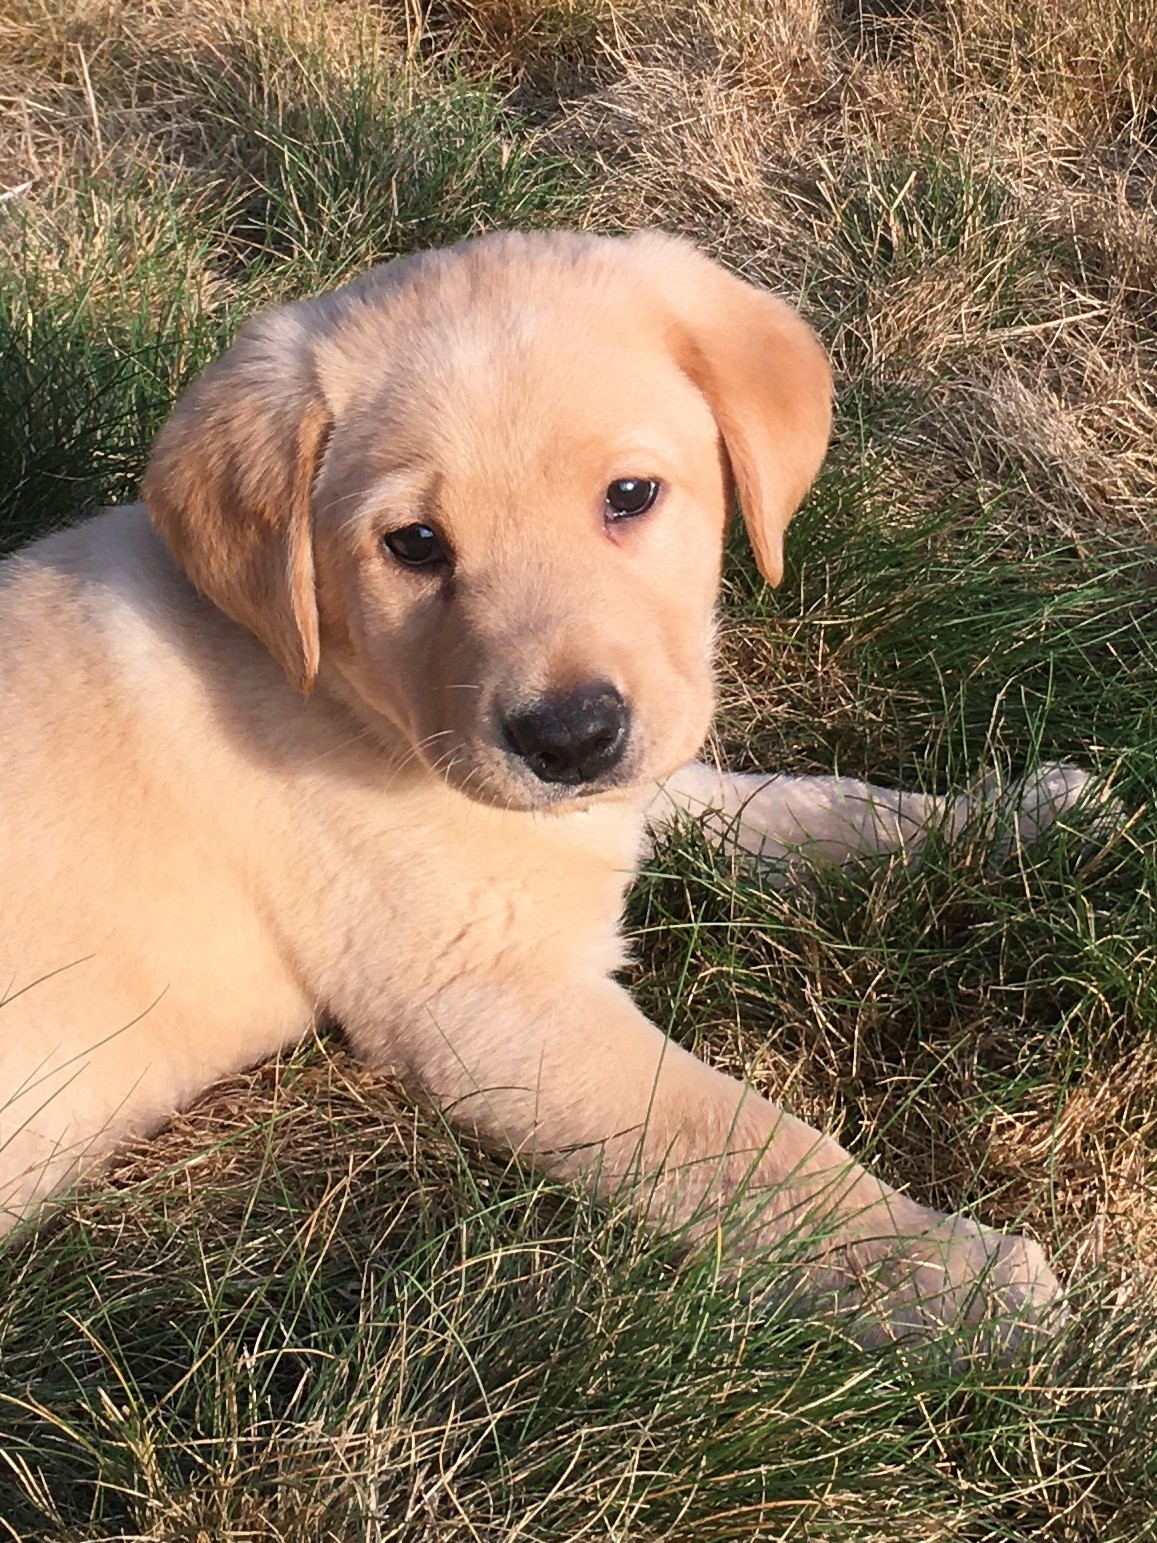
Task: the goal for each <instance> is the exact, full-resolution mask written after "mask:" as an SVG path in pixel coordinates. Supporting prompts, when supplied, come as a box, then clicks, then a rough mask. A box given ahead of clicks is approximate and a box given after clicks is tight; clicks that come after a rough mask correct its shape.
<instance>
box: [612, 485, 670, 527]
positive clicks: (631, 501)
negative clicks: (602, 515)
mask: <svg viewBox="0 0 1157 1543" xmlns="http://www.w3.org/2000/svg"><path fill="white" fill-rule="evenodd" d="M658 496H659V484H658V483H657V482H654V481H652V480H651V479H650V478H649V477H620V478H619V480H618V481H617V482H612V483H611V485H610V486H609V487H608V488H607V499H606V511H607V519H608V520H629V519H630V518H631V517H632V515H636V514H646V512H647V510H648V509H649V508H650V507H651V505H652V504H653V503H654V502H655V500H656V498H658Z"/></svg>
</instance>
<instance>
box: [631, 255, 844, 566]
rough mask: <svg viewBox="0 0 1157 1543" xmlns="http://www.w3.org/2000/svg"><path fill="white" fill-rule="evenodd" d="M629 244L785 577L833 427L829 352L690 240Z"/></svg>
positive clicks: (751, 532) (754, 540)
mask: <svg viewBox="0 0 1157 1543" xmlns="http://www.w3.org/2000/svg"><path fill="white" fill-rule="evenodd" d="M631 245H632V246H634V247H635V248H636V249H637V251H638V254H639V256H640V257H642V258H643V260H644V261H645V262H646V263H648V264H650V265H652V273H653V275H654V278H655V280H656V281H657V284H656V287H657V291H658V293H659V295H660V296H661V297H662V298H663V299H664V300H665V302H666V304H667V306H668V307H669V309H670V311H671V312H672V314H673V317H674V336H673V347H674V349H675V353H676V357H677V358H678V359H679V362H680V364H681V365H682V368H683V369H684V370H685V371H686V373H687V374H688V375H689V376H690V377H691V379H692V380H693V381H694V382H695V384H696V385H697V386H698V387H699V389H700V391H702V393H703V395H704V396H705V397H706V398H707V401H708V403H709V404H710V407H711V410H712V412H713V413H714V415H715V421H716V423H717V424H718V425H719V432H720V434H721V436H722V438H723V444H724V447H725V449H726V451H727V459H728V462H729V464H730V467H731V474H732V476H733V478H734V481H735V487H736V491H737V492H738V494H739V503H740V507H741V509H742V510H743V519H744V523H745V524H746V526H747V534H748V537H749V539H750V541H751V545H752V548H753V549H754V552H755V560H756V562H757V563H758V565H759V571H760V572H761V573H762V574H763V576H764V578H765V579H766V580H767V581H768V583H769V584H778V583H779V582H780V580H781V579H782V578H783V538H784V532H785V531H786V529H787V526H788V521H789V520H790V519H791V517H792V515H793V514H794V513H795V511H796V510H797V509H798V508H799V506H800V504H801V503H802V502H803V498H804V494H805V493H806V492H807V490H808V488H809V487H810V486H811V484H812V481H813V479H814V477H815V475H816V472H817V471H818V470H819V468H820V465H821V463H822V462H823V458H824V454H825V452H826V451H827V446H828V437H829V435H830V433H831V422H832V377H831V370H830V368H829V366H828V361H827V355H826V354H825V353H824V350H823V346H822V345H821V343H820V341H819V339H818V338H817V337H816V335H815V333H814V332H813V331H812V330H811V328H810V327H809V326H808V325H807V324H806V323H805V322H804V321H802V320H801V319H800V317H799V316H797V315H796V313H795V312H794V311H793V310H792V309H791V307H790V306H789V305H786V304H785V303H784V302H783V301H782V300H778V299H776V297H775V296H774V295H770V294H768V293H767V292H766V291H765V290H762V289H757V288H756V287H755V286H754V285H753V284H748V283H746V282H745V281H744V280H742V279H738V278H736V277H735V276H734V275H733V274H730V273H728V272H727V271H726V269H724V268H721V267H720V266H719V265H718V264H717V263H715V262H712V261H711V259H710V258H708V257H706V256H704V254H703V253H702V252H700V251H698V250H697V248H695V247H693V246H692V245H691V244H690V243H689V242H687V241H683V240H680V239H679V238H678V237H675V236H667V235H663V234H660V233H659V232H655V231H648V232H645V233H643V234H642V235H639V236H635V237H632V238H631Z"/></svg>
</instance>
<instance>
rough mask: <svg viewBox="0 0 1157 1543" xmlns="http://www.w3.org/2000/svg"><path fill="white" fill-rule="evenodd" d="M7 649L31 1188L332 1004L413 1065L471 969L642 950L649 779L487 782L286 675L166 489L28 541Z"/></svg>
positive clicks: (9, 940) (593, 967)
mask: <svg viewBox="0 0 1157 1543" xmlns="http://www.w3.org/2000/svg"><path fill="white" fill-rule="evenodd" d="M45 643H47V644H49V645H50V646H51V654H49V655H48V656H47V657H46V650H45V648H44V646H43V645H44V644H45ZM0 657H2V658H3V660H4V664H3V666H2V676H0V681H2V689H3V693H4V699H5V703H6V712H7V714H8V721H9V722H12V723H18V724H19V733H11V734H6V735H5V736H4V739H3V741H2V742H0V779H2V781H3V786H4V788H5V790H6V799H5V804H6V808H7V809H9V810H12V809H16V810H19V814H20V818H19V819H17V820H13V819H6V820H5V821H4V823H3V826H2V828H0V829H2V836H0V839H2V842H3V847H2V851H3V871H4V872H5V873H6V874H7V875H8V876H9V879H8V882H7V883H6V884H5V886H4V890H3V893H2V895H0V936H3V938H4V942H5V955H4V965H5V969H6V972H7V973H6V980H5V986H6V988H7V989H6V991H5V996H6V997H7V998H8V1000H7V1001H6V1002H5V1004H4V1007H3V1009H2V1010H0V1086H2V1087H3V1089H4V1093H5V1100H6V1107H5V1108H4V1126H5V1135H6V1136H7V1137H8V1140H7V1141H6V1144H5V1146H4V1149H3V1154H2V1163H3V1170H4V1171H5V1172H6V1173H7V1174H9V1175H12V1177H9V1178H8V1181H7V1185H8V1187H7V1189H6V1190H5V1189H0V1204H2V1205H3V1206H4V1209H5V1210H6V1211H11V1210H12V1209H14V1208H15V1209H16V1210H19V1211H23V1210H26V1209H27V1208H28V1205H29V1202H30V1201H31V1200H33V1199H35V1198H36V1197H37V1196H38V1195H42V1194H44V1193H46V1192H47V1191H49V1190H51V1189H53V1188H55V1187H56V1186H57V1184H58V1183H59V1182H60V1180H61V1179H62V1178H64V1177H67V1176H68V1175H69V1173H70V1172H71V1171H72V1168H73V1165H74V1163H75V1161H76V1160H77V1159H78V1158H79V1157H80V1156H81V1154H82V1153H83V1152H85V1151H86V1150H87V1151H88V1153H89V1155H94V1154H95V1153H96V1152H98V1151H100V1150H103V1149H104V1148H105V1147H106V1146H107V1145H108V1144H109V1143H110V1142H112V1141H115V1140H116V1139H117V1138H118V1136H121V1135H123V1134H124V1133H126V1132H127V1131H130V1130H135V1131H143V1130H147V1129H149V1128H151V1127H153V1126H155V1125H156V1124H157V1123H159V1122H160V1121H161V1120H163V1119H164V1118H165V1116H167V1115H168V1114H169V1113H171V1112H172V1111H173V1109H175V1108H178V1107H180V1106H181V1105H182V1104H183V1103H187V1102H188V1101H189V1100H190V1098H192V1097H193V1096H194V1095H195V1094H197V1093H198V1092H200V1091H201V1090H202V1089H203V1088H204V1087H206V1086H207V1085H208V1084H209V1083H210V1082H212V1081H213V1080H215V1079H216V1078H219V1077H222V1076H224V1075H226V1074H228V1073H229V1072H231V1071H236V1070H238V1069H239V1068H241V1067H243V1066H246V1065H251V1064H252V1063H253V1062H254V1060H256V1059H259V1058H260V1057H262V1056H264V1055H268V1054H270V1053H272V1052H273V1051H275V1050H277V1049H279V1048H282V1047H284V1046H286V1045H290V1044H293V1043H295V1042H296V1041H297V1040H299V1039H300V1038H301V1037H302V1036H303V1035H304V1034H305V1033H306V1031H307V1030H308V1028H309V1027H310V1025H311V1023H312V1022H313V1021H314V1019H315V1017H316V1015H317V1014H318V1013H319V1011H320V1012H326V1013H333V1014H336V1015H338V1016H340V1017H341V1019H342V1021H343V1022H345V1023H346V1024H348V1026H349V1029H350V1032H351V1033H352V1034H353V1036H354V1038H355V1041H356V1043H357V1044H358V1046H359V1048H360V1049H362V1050H363V1051H365V1052H366V1053H367V1054H370V1055H372V1056H373V1058H374V1059H375V1060H376V1061H378V1062H379V1063H386V1064H389V1063H391V1062H394V1061H395V1060H397V1061H398V1066H399V1070H404V1069H405V1067H404V1060H405V1052H404V1049H403V1048H402V1046H401V1045H400V1044H399V1043H398V1042H397V1040H396V1035H395V1032H394V1031H395V1030H396V1027H397V1026H398V1024H399V1022H400V1020H401V1019H402V1018H403V1017H404V1016H405V1014H406V1013H407V1011H412V1007H413V1004H414V1003H415V1002H416V1001H421V1002H428V1001H430V1000H432V999H433V997H434V996H435V995H436V994H437V993H438V992H439V991H440V990H443V989H445V987H446V986H447V985H449V984H450V983H451V982H453V981H455V980H460V979H462V978H464V977H466V976H471V975H474V974H475V973H476V972H480V973H483V974H485V973H487V972H491V971H493V972H497V973H498V975H499V976H506V977H509V978H510V979H512V980H522V981H529V979H530V978H532V977H534V976H540V977H541V983H542V989H543V990H544V991H545V990H547V989H549V988H550V987H551V986H553V987H554V988H555V989H557V986H558V984H559V983H560V982H563V981H565V980H567V979H568V978H573V977H574V976H576V975H582V974H593V975H596V976H597V975H605V974H607V973H609V972H611V971H612V970H614V969H615V968H617V967H618V965H619V964H620V963H621V962H622V949H621V945H620V943H619V940H618V935H617V922H618V916H619V913H620V910H621V903H622V895H623V891H624V888H625V886H626V883H627V882H628V880H629V877H630V875H631V873H632V871H633V869H634V867H635V864H636V862H637V858H638V852H639V847H640V841H641V834H642V826H643V813H642V811H643V802H644V799H643V796H642V795H641V794H638V793H636V795H635V796H634V797H633V798H623V799H621V800H616V801H614V802H608V803H605V804H601V805H594V806H592V807H589V808H584V809H576V810H573V811H571V812H568V813H560V814H557V815H553V816H551V817H548V818H541V819H535V818H534V817H532V816H527V815H526V814H523V813H521V812H512V811H508V810H504V809H500V808H494V807H489V806H486V805H481V804H478V803H475V802H472V801H471V800H469V799H468V798H466V797H465V796H464V795H462V794H460V793H458V792H456V791H455V790H453V789H451V788H449V787H447V785H446V784H445V783H444V782H442V781H441V780H440V779H437V778H434V777H431V776H430V774H429V771H428V770H427V769H426V768H425V767H424V766H422V765H421V764H420V763H419V762H417V761H416V760H415V758H414V756H413V754H412V751H411V750H410V749H409V747H407V746H406V745H405V744H404V743H401V742H398V743H395V744H394V745H389V744H388V743H383V736H382V734H381V732H380V731H378V732H375V733H374V734H372V735H371V734H367V732H366V730H365V729H364V727H363V726H361V725H359V724H357V723H356V722H355V721H354V720H352V719H351V718H350V717H349V715H348V714H347V713H346V712H345V710H344V709H343V707H342V705H341V704H340V702H338V701H335V699H334V698H333V696H331V695H329V694H327V693H324V692H318V693H315V694H313V695H311V696H310V697H303V696H300V695H299V694H297V693H294V692H292V691H291V690H289V689H287V687H286V683H285V681H284V679H283V678H282V677H281V675H280V672H279V671H278V670H277V667H276V665H274V664H273V662H272V660H271V659H270V658H269V657H268V655H266V654H265V653H264V652H263V651H262V650H261V649H260V648H258V647H253V646H252V645H251V643H250V641H249V640H248V639H247V638H245V637H244V636H243V635H242V634H240V633H239V631H238V629H237V628H236V627H235V626H234V625H233V624H232V623H231V622H229V621H228V620H227V619H226V618H225V617H224V616H223V615H221V613H220V612H218V611H216V610H215V609H214V608H212V607H210V606H208V605H206V603H205V602H204V600H203V599H201V598H200V597H199V596H198V595H196V593H195V592H194V591H193V589H192V586H191V585H190V584H189V583H188V581H187V580H186V579H185V578H184V576H183V575H182V574H181V573H180V571H179V570H178V569H177V568H176V567H175V565H174V564H173V563H172V561H171V559H170V558H169V556H168V553H167V552H166V551H165V549H164V545H163V543H162V541H161V539H160V537H159V536H157V534H156V533H155V532H154V531H153V529H152V528H151V526H150V525H149V522H148V518H147V515H146V513H145V511H144V509H143V507H141V506H136V507H134V508H129V509H120V510H115V511H111V512H109V513H108V514H105V515H103V516H100V517H99V518H97V519H95V520H93V521H91V522H89V523H88V524H86V525H84V526H82V527H80V528H79V529H77V530H75V531H70V532H66V533H64V534H62V535H59V536H56V537H53V538H51V539H50V540H47V541H44V542H41V543H39V544H37V545H36V546H34V547H33V548H31V549H30V550H29V551H28V553H27V554H25V555H23V556H21V557H19V558H17V559H16V560H15V561H13V562H11V563H9V564H7V565H5V570H4V581H3V584H2V585H0ZM46 680H51V681H52V683H53V686H52V689H51V690H49V691H46V689H45V682H46ZM48 769H50V772H49V771H48ZM30 879H34V880H35V882H32V883H30V882H29V880H30ZM358 919H360V925H359V924H358ZM430 1030H431V1033H436V1030H435V1029H434V1026H433V1024H431V1025H430ZM22 1089H23V1090H24V1091H23V1092H21V1091H20V1090H22ZM13 1095H16V1097H15V1098H14V1097H13ZM49 1095H51V1096H49ZM8 1100H12V1101H11V1102H8ZM69 1107H72V1108H73V1109H74V1112H73V1113H72V1115H71V1117H69V1116H68V1115H67V1114H66V1109H68V1108H69ZM14 1130H16V1131H18V1134H16V1135H12V1134H10V1133H11V1132H13V1131H14ZM90 1142H91V1143H93V1145H91V1146H90ZM25 1150H26V1154H27V1159H28V1161H27V1162H24V1161H21V1160H20V1158H19V1157H18V1155H17V1154H18V1152H20V1153H23V1152H25ZM49 1152H51V1153H52V1154H53V1155H52V1159H51V1162H50V1163H49V1166H48V1167H47V1168H46V1169H45V1170H44V1171H42V1172H38V1171H37V1169H36V1163H35V1159H36V1157H37V1155H38V1154H47V1153H49ZM22 1169H28V1170H29V1171H27V1172H21V1171H20V1170H22ZM13 1190H14V1192H13Z"/></svg>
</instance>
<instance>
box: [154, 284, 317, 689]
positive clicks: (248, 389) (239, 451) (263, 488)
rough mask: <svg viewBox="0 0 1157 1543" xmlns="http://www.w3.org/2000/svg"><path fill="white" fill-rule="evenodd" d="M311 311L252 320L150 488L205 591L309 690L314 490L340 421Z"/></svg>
mask: <svg viewBox="0 0 1157 1543" xmlns="http://www.w3.org/2000/svg"><path fill="white" fill-rule="evenodd" d="M300 310H301V307H299V306H292V307H286V308H284V309H282V310H279V311H274V312H271V313H270V314H269V315H268V316H262V317H258V318H257V319H256V320H254V321H251V322H249V323H248V324H247V325H246V326H245V327H244V328H243V329H242V331H241V333H240V334H239V336H238V338H237V341H236V342H235V343H234V345H233V347H232V348H231V349H230V350H229V352H228V353H226V354H225V355H224V356H223V357H222V358H220V359H218V360H217V361H216V362H215V363H214V364H211V365H210V366H209V368H208V369H207V370H205V372H204V373H203V374H202V375H201V376H199V378H198V379H197V380H196V381H194V383H193V385H192V386H190V387H189V389H188V390H187V391H186V392H185V394H184V395H183V396H182V397H181V399H180V401H179V402H178V403H177V405H176V407H175V409H174V410H173V414H172V416H171V417H170V418H169V421H168V422H167V423H166V424H165V426H164V428H163V429H162V430H161V432H160V434H159V436H158V437H157V440H156V443H155V445H154V447H153V452H152V456H151V457H150V460H149V465H148V469H147V471H146V472H145V478H144V483H143V485H142V489H141V496H142V497H143V499H144V502H145V504H146V505H147V507H148V511H149V515H150V517H151V519H152V521H153V523H154V525H155V526H156V527H157V529H158V530H159V531H160V532H161V534H162V535H163V536H164V538H165V540H166V542H167V543H168V545H169V549H170V551H171V552H172V553H173V556H174V557H175V558H176V560H177V561H178V562H179V563H180V565H181V567H182V568H184V570H185V572H186V573H187V574H188V575H189V577H190V579H192V581H193V583H194V584H195V585H196V586H197V588H198V589H199V590H200V591H201V592H202V593H203V594H204V595H207V596H208V598H209V599H210V600H212V601H213V602H214V604H215V605H217V606H219V607H220V608H221V610H222V611H224V612H225V614H226V616H229V617H231V618H232V619H233V620H234V621H235V622H239V623H240V624H241V626H243V627H247V628H248V629H249V631H250V632H252V633H254V634H255V635H256V636H257V637H258V638H259V639H260V640H261V642H262V643H264V644H265V646H266V648H268V649H269V651H270V653H271V654H272V655H273V657H274V658H275V659H276V660H277V662H278V663H279V664H280V665H281V667H282V669H283V670H284V671H285V673H286V675H287V676H288V677H289V679H290V681H292V683H293V684H294V685H295V686H297V687H298V688H299V689H300V690H301V691H306V692H308V691H309V690H310V689H311V688H312V686H313V684H314V681H315V680H316V678H317V669H318V659H319V653H320V641H319V634H318V615H317V600H316V596H315V593H314V567H313V541H312V531H311V517H310V515H311V495H312V490H313V484H314V479H315V478H316V475H317V471H318V467H319V465H320V462H321V457H322V455H323V454H324V451H325V443H326V439H327V437H328V435H329V432H330V429H331V427H332V420H331V417H330V414H329V412H328V410H327V407H326V404H325V401H324V399H323V398H322V395H321V391H320V389H319V387H318V385H317V381H316V378H315V373H314V369H313V365H312V360H311V357H310V353H309V348H308V339H309V335H310V334H309V329H308V326H307V324H306V323H305V322H304V321H303V319H301V317H300V315H299V314H298V313H299V312H300Z"/></svg>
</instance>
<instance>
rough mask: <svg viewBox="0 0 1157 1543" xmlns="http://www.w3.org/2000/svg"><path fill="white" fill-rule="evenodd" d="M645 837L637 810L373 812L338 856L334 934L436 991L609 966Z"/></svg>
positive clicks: (378, 969) (615, 956) (332, 893)
mask: <svg viewBox="0 0 1157 1543" xmlns="http://www.w3.org/2000/svg"><path fill="white" fill-rule="evenodd" d="M608 813H609V817H608ZM335 834H336V833H335ZM639 841H640V822H639V821H638V820H637V819H636V818H635V816H634V815H633V813H631V812H630V811H627V812H623V811H618V810H616V811H609V812H608V811H603V810H591V811H587V812H580V813H576V814H572V815H567V816H564V817H562V818H559V817H543V816H530V815H508V814H505V813H503V812H501V811H492V810H488V809H485V808H480V807H478V806H466V807H464V808H462V807H455V806H454V805H453V804H451V805H450V807H449V808H448V809H447V808H446V807H436V808H433V809H431V808H429V807H415V808H413V809H410V810H407V809H405V808H404V807H402V808H398V807H393V808H391V809H390V810H388V811H381V810H371V811H362V815H361V818H360V819H356V820H352V821H348V822H343V829H342V830H341V832H340V834H337V836H336V841H335V847H336V850H333V851H331V853H330V854H329V857H330V862H329V863H327V864H326V866H328V867H331V876H330V883H329V885H327V889H328V895H327V896H326V898H325V900H324V902H323V908H324V910H325V911H326V913H327V917H326V921H327V925H326V932H327V933H329V934H330V935H331V936H334V937H335V941H337V940H338V939H340V940H341V941H340V947H341V950H342V951H343V952H344V951H346V950H350V951H352V952H354V953H356V954H357V955H358V956H359V959H360V961H361V962H362V963H363V964H364V965H368V966H369V967H370V968H371V969H373V971H374V973H375V974H379V973H383V972H384V973H388V974H390V975H391V976H394V977H396V978H397V977H401V978H404V979H406V980H407V981H409V982H410V983H411V984H417V983H419V982H421V983H422V986H423V987H424V988H425V989H436V988H437V987H438V986H439V985H443V984H446V983H447V982H448V981H450V980H452V979H461V978H462V977H463V976H479V977H491V976H494V975H499V976H503V977H505V976H508V975H509V974H511V973H516V974H518V975H526V974H528V973H532V974H534V975H540V974H541V973H543V972H546V973H547V974H549V975H550V976H552V977H554V978H565V977H567V976H576V975H589V974H590V973H591V972H592V971H594V972H597V973H599V974H605V973H609V972H611V971H613V970H616V969H618V968H619V967H620V966H621V965H622V963H623V962H624V949H623V945H622V942H621V939H620V936H619V922H620V917H621V913H622V906H623V898H624V894H625V891H626V888H627V886H628V884H629V883H630V881H631V879H632V877H633V875H634V869H635V865H636V861H637V853H638V850H639ZM342 849H344V850H342Z"/></svg>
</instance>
